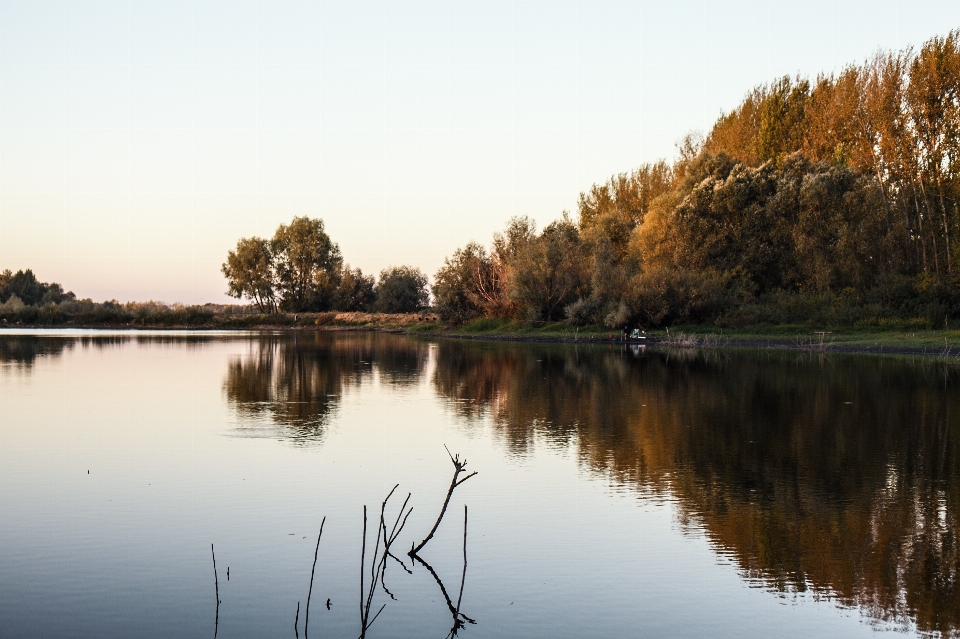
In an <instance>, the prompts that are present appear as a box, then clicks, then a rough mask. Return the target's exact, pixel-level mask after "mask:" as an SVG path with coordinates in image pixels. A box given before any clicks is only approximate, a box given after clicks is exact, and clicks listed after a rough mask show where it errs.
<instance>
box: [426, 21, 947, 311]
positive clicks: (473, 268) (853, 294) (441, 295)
mask: <svg viewBox="0 0 960 639" xmlns="http://www.w3.org/2000/svg"><path fill="white" fill-rule="evenodd" d="M958 40H960V30H958V31H952V32H950V33H949V34H948V35H947V36H945V37H936V38H933V39H932V40H930V41H928V42H927V43H926V44H924V45H923V47H922V48H921V49H920V50H919V51H913V50H912V49H907V50H904V51H900V52H894V53H879V54H877V55H876V56H875V57H874V58H872V59H871V60H869V61H867V62H865V63H864V64H861V65H851V66H849V67H847V68H846V69H844V70H843V71H842V72H841V73H839V74H837V75H821V76H819V77H817V78H816V80H813V81H811V80H808V79H804V78H795V79H791V78H789V77H784V78H781V79H779V80H776V81H775V82H773V83H771V84H765V85H762V86H759V87H757V88H755V89H754V90H752V91H751V92H750V93H748V95H747V96H746V98H745V99H744V100H743V102H742V103H741V104H740V105H739V106H738V107H737V108H736V109H734V110H733V111H732V112H730V113H728V114H725V115H723V116H721V117H720V119H719V120H717V122H716V123H715V124H714V126H713V128H712V130H711V131H710V132H709V133H708V134H707V135H706V136H702V135H698V134H691V135H689V136H687V138H685V139H684V140H683V141H682V143H681V144H680V145H679V157H678V159H677V160H676V161H675V162H674V163H673V164H668V163H666V162H664V161H660V162H657V163H655V164H647V165H644V166H641V167H640V168H639V169H637V170H635V171H633V172H632V173H624V174H620V175H616V176H614V177H612V178H611V179H610V180H609V181H607V182H606V183H605V184H597V185H594V186H593V187H592V188H591V189H590V190H589V191H588V192H586V193H581V195H580V200H579V205H578V216H577V217H576V219H571V218H570V217H568V216H567V215H566V214H564V216H563V217H562V218H561V219H559V220H557V221H555V222H553V223H551V224H549V225H548V226H546V227H545V228H544V229H543V230H541V231H539V232H537V230H536V229H535V227H534V224H533V222H532V221H531V220H529V219H527V218H514V219H512V220H511V221H510V222H509V224H508V225H507V228H506V230H505V231H504V232H502V233H499V234H497V235H496V236H495V237H494V240H493V243H492V245H491V246H490V247H489V248H487V247H484V246H481V245H480V244H477V243H470V244H468V245H466V246H465V247H463V248H461V249H459V250H457V251H456V252H455V253H454V254H453V255H451V256H450V257H448V258H447V259H446V262H445V264H444V266H443V267H442V268H441V269H440V270H439V271H438V272H437V274H436V277H435V283H434V286H433V295H434V304H435V308H436V310H437V311H438V312H439V314H440V315H441V317H442V318H443V319H445V320H447V321H453V322H462V321H465V320H468V319H470V318H474V317H479V316H490V317H509V318H518V319H536V320H548V321H549V320H560V319H565V320H567V321H569V322H571V323H574V324H578V325H580V324H603V325H606V326H611V327H622V326H624V325H628V324H629V325H643V326H651V327H652V326H663V325H670V324H673V323H705V322H709V323H715V324H720V325H724V324H727V325H743V324H753V323H758V322H774V323H781V322H815V323H821V324H856V323H862V324H867V325H870V324H878V323H879V324H882V323H885V322H892V323H898V322H900V323H902V322H903V321H904V320H909V321H912V322H914V323H916V322H917V321H918V320H919V321H920V322H921V323H924V324H927V325H933V326H943V325H944V321H945V320H946V319H947V318H948V317H952V316H957V315H960V293H958V286H957V285H958V281H960V279H958V278H960V257H958V253H960V238H958V229H957V225H958V222H960V209H958V198H960V42H958Z"/></svg>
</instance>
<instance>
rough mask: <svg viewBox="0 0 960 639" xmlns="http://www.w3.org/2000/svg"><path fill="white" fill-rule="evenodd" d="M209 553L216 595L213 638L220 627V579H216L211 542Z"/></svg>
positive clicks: (215, 566) (215, 563) (214, 554)
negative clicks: (211, 559) (211, 558)
mask: <svg viewBox="0 0 960 639" xmlns="http://www.w3.org/2000/svg"><path fill="white" fill-rule="evenodd" d="M210 555H211V556H212V557H213V587H214V588H215V593H216V596H217V614H216V618H215V619H214V621H213V639H217V631H218V630H219V629H220V581H219V580H218V579H217V553H215V552H213V544H210Z"/></svg>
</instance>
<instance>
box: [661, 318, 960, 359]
mask: <svg viewBox="0 0 960 639" xmlns="http://www.w3.org/2000/svg"><path fill="white" fill-rule="evenodd" d="M670 332H671V333H685V334H686V335H696V336H700V337H703V336H707V335H710V336H714V337H719V338H720V339H721V343H724V342H725V341H726V340H729V342H728V343H729V344H731V345H735V344H736V343H737V342H746V341H761V342H763V341H769V342H772V343H797V344H801V345H811V344H814V343H819V342H820V340H821V335H820V334H819V333H820V332H823V333H824V335H823V338H822V339H823V342H824V344H826V345H828V346H851V347H865V348H877V347H882V348H911V349H929V350H934V351H943V350H945V349H951V351H952V352H954V353H957V352H960V329H952V328H951V329H950V330H942V329H941V330H932V329H929V328H912V327H911V325H910V324H909V323H906V322H904V323H894V322H891V323H888V324H886V325H873V326H870V325H868V326H862V325H861V326H823V327H816V326H809V325H790V324H777V325H773V324H757V325H755V326H749V327H744V328H736V329H730V328H717V327H715V326H704V325H687V326H675V327H671V328H670ZM649 334H650V335H652V336H655V337H663V336H665V335H666V330H657V331H650V332H649Z"/></svg>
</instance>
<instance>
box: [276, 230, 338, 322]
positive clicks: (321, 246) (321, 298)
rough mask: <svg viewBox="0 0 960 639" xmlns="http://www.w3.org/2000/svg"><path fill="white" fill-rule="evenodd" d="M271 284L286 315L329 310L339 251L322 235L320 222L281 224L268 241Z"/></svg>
mask: <svg viewBox="0 0 960 639" xmlns="http://www.w3.org/2000/svg"><path fill="white" fill-rule="evenodd" d="M270 249H271V251H272V253H273V268H274V277H275V279H274V281H275V286H276V289H277V292H278V293H279V295H280V307H281V308H282V309H283V310H286V311H325V310H328V309H329V308H330V307H331V303H332V299H333V293H334V291H335V290H336V287H337V283H338V282H337V275H338V274H339V273H340V269H341V267H342V265H343V258H342V257H341V255H340V247H338V246H337V245H336V244H335V243H334V242H333V241H331V240H330V236H329V235H327V234H326V232H324V229H323V220H319V219H310V218H308V217H295V218H293V221H292V222H290V224H289V225H286V224H281V225H280V227H279V228H278V229H277V232H276V233H275V234H274V236H273V239H272V240H271V241H270Z"/></svg>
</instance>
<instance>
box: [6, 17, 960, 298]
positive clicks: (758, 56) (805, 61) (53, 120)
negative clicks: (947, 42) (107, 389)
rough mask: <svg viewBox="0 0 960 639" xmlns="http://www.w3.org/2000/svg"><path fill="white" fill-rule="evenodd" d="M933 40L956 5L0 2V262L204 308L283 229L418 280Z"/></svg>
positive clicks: (120, 294) (364, 264)
mask: <svg viewBox="0 0 960 639" xmlns="http://www.w3.org/2000/svg"><path fill="white" fill-rule="evenodd" d="M957 27H960V2H957V1H956V0H950V1H947V0H940V1H921V0H916V1H912V2H885V1H879V0H875V1H871V2H865V1H857V2H853V1H848V2H845V1H842V0H834V1H832V2H810V1H802V2H801V1H797V2H793V1H791V2H775V1H767V2H735V1H730V0H727V1H715V2H714V1H708V2H705V1H699V2H641V1H633V2H599V1H589V2H588V1H581V2H576V1H574V2H526V1H514V2H489V1H462V2H461V1H445V2H406V1H402V0H398V1H390V2H353V1H341V2H326V1H324V2H319V1H304V2H282V1H270V2H233V1H202V2H166V1H148V0H143V1H136V0H131V1H114V2H86V1H84V0H70V1H68V2H43V1H38V0H29V1H25V2H22V1H8V0H0V269H3V268H10V269H13V270H17V269H25V268H32V269H33V270H34V272H35V273H36V274H37V276H38V277H39V278H40V279H42V280H44V281H56V282H60V283H62V284H63V285H64V287H65V288H68V289H71V290H73V291H74V292H75V293H77V295H78V296H80V297H92V298H93V299H94V300H97V301H100V300H103V299H111V298H116V299H118V300H120V301H127V300H147V299H155V300H163V301H166V302H177V301H179V302H184V303H202V302H229V301H233V300H232V298H228V297H227V296H226V295H225V294H224V291H225V290H226V283H225V281H224V279H223V276H222V275H221V274H220V265H221V263H222V262H223V261H224V259H225V258H226V254H227V251H228V250H230V249H231V248H233V247H234V246H235V245H236V242H237V240H238V239H239V238H241V237H249V236H252V235H260V236H264V237H269V236H271V235H272V234H273V231H274V229H276V227H277V225H279V224H280V223H283V222H289V221H290V220H291V219H292V218H293V217H294V216H298V215H307V216H310V217H320V218H322V219H323V220H324V222H325V224H326V228H327V231H328V233H329V234H330V235H331V237H332V238H333V240H334V241H336V242H337V243H339V245H340V248H341V250H342V252H343V255H344V257H345V258H346V260H347V261H348V262H349V263H350V264H351V265H353V266H359V267H360V268H362V269H363V270H364V271H365V272H370V273H374V274H376V273H379V271H380V269H382V268H384V267H386V266H388V265H394V264H411V265H414V266H418V267H420V268H421V269H423V270H424V271H425V272H426V273H427V274H429V275H431V276H432V275H433V273H434V272H435V271H436V270H437V268H438V267H439V266H440V265H441V264H442V263H443V259H444V257H445V256H447V255H449V254H450V253H452V252H453V251H454V250H455V249H456V248H457V247H460V246H462V245H464V244H465V243H466V242H468V241H470V240H477V241H480V242H482V243H484V244H486V243H489V241H490V239H491V236H492V234H493V233H494V231H496V230H499V229H501V228H503V226H504V224H505V223H506V221H507V220H508V219H509V218H510V217H511V216H514V215H528V216H530V217H532V218H534V219H535V220H537V222H538V224H539V225H540V226H543V225H544V224H546V223H548V222H549V221H551V220H553V219H555V218H557V217H558V216H559V215H560V214H561V213H562V212H563V211H564V210H565V209H566V210H570V211H571V212H573V211H574V210H575V208H576V202H577V197H578V194H579V193H580V192H581V191H583V190H586V189H588V188H589V187H590V185H591V184H593V183H594V182H603V181H605V180H606V179H607V178H608V177H609V176H611V175H612V174H614V173H619V172H624V171H629V170H631V169H633V168H635V167H637V166H639V165H640V164H642V163H644V162H650V161H655V160H657V159H659V158H663V157H665V158H668V159H672V158H673V157H674V155H675V147H674V145H675V143H676V142H677V141H678V140H679V139H680V138H681V137H682V136H683V135H684V134H685V133H687V132H688V131H691V130H702V131H706V130H708V129H709V127H710V125H711V124H712V123H713V121H714V120H715V119H716V118H717V116H719V115H720V113H721V112H723V111H729V110H730V109H732V108H734V107H735V106H736V105H737V104H738V102H739V101H740V100H741V99H742V97H743V96H744V94H745V93H746V92H747V91H748V90H749V89H750V88H751V87H753V86H755V85H757V84H759V83H762V82H767V81H770V80H773V79H775V78H777V77H779V76H782V75H795V74H797V73H800V74H803V75H808V76H815V75H816V74H817V73H820V72H833V71H837V70H839V69H841V68H842V67H843V66H845V65H846V64H848V63H855V62H860V61H862V60H863V59H865V58H867V57H869V56H871V55H872V54H873V53H874V52H876V51H877V50H878V49H880V48H883V49H901V48H903V47H906V46H909V45H914V46H919V45H921V44H922V43H923V42H924V41H925V40H927V39H928V38H930V37H931V36H934V35H942V34H945V33H946V32H948V31H949V30H951V29H954V28H957Z"/></svg>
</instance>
